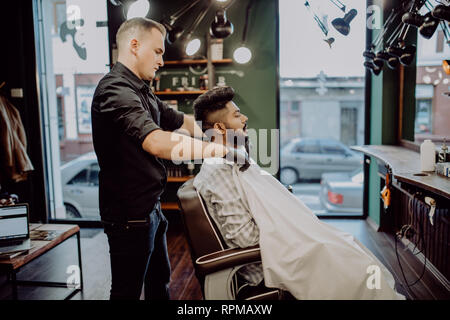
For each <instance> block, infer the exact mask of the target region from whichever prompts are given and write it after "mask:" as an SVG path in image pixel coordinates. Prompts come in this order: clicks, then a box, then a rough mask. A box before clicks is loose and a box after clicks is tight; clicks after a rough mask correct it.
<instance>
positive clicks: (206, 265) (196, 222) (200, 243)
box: [177, 179, 292, 300]
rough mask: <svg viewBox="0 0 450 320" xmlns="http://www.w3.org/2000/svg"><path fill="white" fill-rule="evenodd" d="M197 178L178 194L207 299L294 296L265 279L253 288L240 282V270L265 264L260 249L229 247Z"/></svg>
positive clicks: (195, 266)
mask: <svg viewBox="0 0 450 320" xmlns="http://www.w3.org/2000/svg"><path fill="white" fill-rule="evenodd" d="M193 181H194V179H190V180H188V181H187V182H185V183H184V184H183V185H182V186H181V187H180V188H179V189H178V192H177V196H178V201H179V204H180V208H181V211H182V216H183V221H184V228H185V233H186V237H187V241H188V245H189V248H190V252H191V258H192V263H193V265H194V269H195V275H196V277H197V279H198V280H199V282H200V284H201V287H202V293H203V297H204V299H205V300H281V299H290V298H291V297H292V296H291V295H290V294H289V293H288V292H286V291H283V290H279V289H275V288H267V287H265V286H264V280H263V281H262V283H261V284H260V285H258V286H250V285H248V284H246V283H243V281H242V280H241V279H240V277H239V276H238V274H237V271H238V270H239V268H240V267H242V266H244V265H246V264H249V263H255V262H261V255H260V250H259V246H252V247H248V248H228V247H227V245H226V244H225V241H224V240H223V238H222V235H221V234H220V232H219V230H218V228H217V226H216V225H215V222H214V220H213V219H212V218H211V217H210V215H209V213H208V211H207V207H206V206H205V203H204V201H203V199H202V198H201V196H200V194H199V193H198V192H197V190H196V189H195V188H194V186H193Z"/></svg>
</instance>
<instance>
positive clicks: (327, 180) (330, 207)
mask: <svg viewBox="0 0 450 320" xmlns="http://www.w3.org/2000/svg"><path fill="white" fill-rule="evenodd" d="M363 185H364V173H363V171H362V168H360V169H357V170H355V171H353V172H331V173H324V174H323V175H322V179H321V181H320V202H321V203H322V206H323V207H324V208H326V209H327V211H329V212H345V213H356V212H358V213H361V212H362V205H363Z"/></svg>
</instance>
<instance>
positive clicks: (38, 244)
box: [0, 224, 83, 300]
mask: <svg viewBox="0 0 450 320" xmlns="http://www.w3.org/2000/svg"><path fill="white" fill-rule="evenodd" d="M33 231H34V233H36V232H39V231H48V232H50V233H51V232H54V234H53V237H51V239H49V240H34V239H33V237H32V236H30V238H31V249H30V250H28V252H25V253H23V254H21V255H18V256H16V257H14V258H11V259H9V260H0V272H6V273H7V275H8V280H10V281H11V283H12V290H13V299H14V300H17V299H18V294H17V285H24V286H44V287H58V288H68V287H69V285H68V284H67V283H63V282H50V281H23V280H17V278H16V275H17V273H18V272H19V271H20V270H21V268H22V267H24V266H25V265H26V264H27V263H29V262H31V261H33V260H34V259H36V258H38V257H40V256H41V255H43V254H45V253H46V252H48V251H50V250H51V249H53V248H54V247H56V246H57V245H59V244H60V243H62V242H64V241H66V240H67V239H69V238H71V237H72V236H74V235H76V237H77V247H78V267H79V270H80V283H79V285H76V286H74V288H71V289H72V290H71V292H70V293H69V294H68V295H67V296H66V297H65V298H64V300H68V299H70V298H72V297H73V296H74V295H75V294H76V293H77V292H79V291H82V290H83V269H82V264H81V247H80V227H79V226H78V225H69V224H30V234H33Z"/></svg>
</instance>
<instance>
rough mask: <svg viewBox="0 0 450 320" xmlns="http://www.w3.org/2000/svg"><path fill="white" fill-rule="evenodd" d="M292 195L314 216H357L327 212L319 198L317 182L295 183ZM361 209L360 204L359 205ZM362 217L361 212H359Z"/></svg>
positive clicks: (351, 213) (350, 213)
mask: <svg viewBox="0 0 450 320" xmlns="http://www.w3.org/2000/svg"><path fill="white" fill-rule="evenodd" d="M292 188H293V193H294V194H295V195H296V196H297V198H299V199H300V200H301V201H303V203H304V204H305V205H306V206H307V207H308V208H310V209H311V210H312V211H313V212H314V213H315V214H316V215H326V216H341V215H349V216H355V215H359V214H356V213H354V212H349V213H345V212H338V213H334V212H328V211H327V209H326V208H324V206H322V204H321V202H320V198H319V194H320V183H319V182H304V183H296V184H294V185H293V186H292ZM361 207H362V204H361ZM361 215H362V212H361Z"/></svg>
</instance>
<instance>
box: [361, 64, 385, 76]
mask: <svg viewBox="0 0 450 320" xmlns="http://www.w3.org/2000/svg"><path fill="white" fill-rule="evenodd" d="M364 67H366V68H367V69H370V70H371V71H372V73H373V74H374V75H376V76H378V75H379V74H380V73H381V68H380V67H377V66H375V65H374V64H373V63H371V62H369V61H366V62H364Z"/></svg>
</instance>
